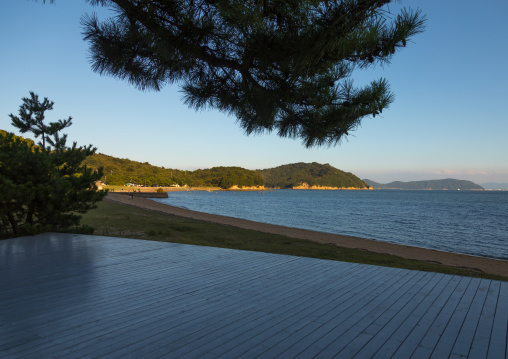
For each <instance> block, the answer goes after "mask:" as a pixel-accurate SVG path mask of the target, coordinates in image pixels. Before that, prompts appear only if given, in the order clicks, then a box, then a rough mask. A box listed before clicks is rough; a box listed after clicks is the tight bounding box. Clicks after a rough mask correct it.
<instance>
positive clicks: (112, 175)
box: [84, 153, 264, 189]
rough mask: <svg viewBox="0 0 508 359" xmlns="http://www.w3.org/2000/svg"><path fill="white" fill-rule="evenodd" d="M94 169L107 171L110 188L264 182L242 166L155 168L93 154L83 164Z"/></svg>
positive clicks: (249, 184) (106, 178)
mask: <svg viewBox="0 0 508 359" xmlns="http://www.w3.org/2000/svg"><path fill="white" fill-rule="evenodd" d="M84 163H85V164H86V165H88V166H90V167H92V168H101V167H102V168H104V176H103V177H102V181H103V182H105V183H107V184H108V185H111V186H115V185H120V186H121V185H124V184H126V183H131V184H136V185H140V186H148V187H152V186H155V187H158V186H161V187H170V186H182V187H183V186H189V187H220V188H223V189H227V188H230V187H233V186H237V187H239V188H243V187H258V186H263V185H264V180H263V178H262V177H261V175H260V174H259V173H257V172H256V171H251V170H247V169H245V168H241V167H212V168H207V169H199V170H195V171H182V170H178V169H172V168H164V167H158V166H152V165H151V164H149V163H148V162H144V163H142V162H137V161H131V160H129V159H124V158H116V157H112V156H107V155H104V154H100V153H99V154H94V155H93V156H90V157H89V158H87V159H86V160H85V162H84Z"/></svg>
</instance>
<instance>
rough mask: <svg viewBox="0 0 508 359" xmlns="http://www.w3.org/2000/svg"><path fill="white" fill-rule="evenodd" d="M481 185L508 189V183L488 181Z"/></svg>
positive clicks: (489, 187)
mask: <svg viewBox="0 0 508 359" xmlns="http://www.w3.org/2000/svg"><path fill="white" fill-rule="evenodd" d="M480 186H482V187H483V188H485V189H489V190H508V183H499V182H487V183H480Z"/></svg>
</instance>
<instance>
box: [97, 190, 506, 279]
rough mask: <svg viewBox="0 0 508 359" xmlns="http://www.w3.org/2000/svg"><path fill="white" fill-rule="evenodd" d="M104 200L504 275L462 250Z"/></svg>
mask: <svg viewBox="0 0 508 359" xmlns="http://www.w3.org/2000/svg"><path fill="white" fill-rule="evenodd" d="M106 200H107V201H111V202H116V203H121V204H126V205H130V206H134V207H139V208H143V209H148V210H152V211H157V212H162V213H168V214H172V215H175V216H180V217H185V218H193V219H197V220H201V221H207V222H213V223H218V224H223V225H229V226H234V227H239V228H245V229H251V230H255V231H259V232H263V233H271V234H280V235H284V236H287V237H291V238H298V239H306V240H311V241H315V242H319V243H328V244H334V245H337V246H340V247H347V248H356V249H361V250H367V251H372V252H376V253H386V254H392V255H396V256H399V257H403V258H407V259H414V260H418V261H425V262H434V263H440V264H444V265H447V266H452V267H459V268H466V269H472V270H475V271H480V272H484V273H489V274H494V275H501V276H505V277H508V261H503V260H496V259H490V258H484V257H476V256H470V255H465V254H457V253H451V252H443V251H437V250H433V249H425V248H418V247H411V246H404V245H399V244H392V243H385V242H380V241H375V240H369V239H363V238H357V237H350V236H342V235H337V234H329V233H322V232H314V231H309V230H304V229H297V228H290V227H284V226H278V225H273V224H266V223H259V222H253V221H249V220H245V219H238V218H233V217H225V216H219V215H215V214H209V213H202V212H196V211H191V210H188V209H184V208H178V207H173V206H170V205H167V204H163V203H160V202H156V201H152V200H150V199H146V198H139V197H134V198H130V197H129V196H124V195H120V194H115V193H109V194H108V195H107V197H106Z"/></svg>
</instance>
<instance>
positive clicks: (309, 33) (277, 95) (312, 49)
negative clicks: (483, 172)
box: [82, 0, 425, 147]
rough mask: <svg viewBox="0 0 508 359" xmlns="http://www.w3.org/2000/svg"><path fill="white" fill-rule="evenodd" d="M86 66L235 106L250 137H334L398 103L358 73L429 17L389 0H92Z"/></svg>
mask: <svg viewBox="0 0 508 359" xmlns="http://www.w3.org/2000/svg"><path fill="white" fill-rule="evenodd" d="M87 1H88V2H89V3H91V4H92V5H95V6H103V7H107V8H110V9H112V10H113V11H114V14H115V16H114V17H111V18H109V19H106V20H103V21H99V19H98V18H97V16H96V15H85V16H83V18H82V25H83V35H84V39H85V40H86V41H88V43H89V45H90V61H91V64H92V69H93V70H94V71H96V72H98V73H99V74H108V75H112V76H114V77H117V78H120V79H123V80H126V81H128V82H129V83H131V84H133V85H135V86H137V87H138V88H139V89H141V90H147V89H153V90H160V89H161V88H162V87H163V86H164V85H165V84H172V83H178V84H180V85H181V90H182V92H183V99H184V102H185V103H186V104H187V105H189V106H190V107H193V108H196V109H205V108H216V109H219V110H221V111H223V112H226V113H228V114H232V115H234V116H235V117H236V118H237V120H238V122H239V124H240V125H241V126H242V127H243V128H244V130H245V132H246V133H247V134H251V133H261V132H265V131H268V132H271V131H275V132H276V133H277V134H278V135H279V136H282V137H290V138H299V139H301V140H302V142H303V144H304V145H305V146H307V147H311V146H320V145H335V144H337V143H339V142H340V141H341V140H342V139H344V138H347V136H348V135H349V134H350V132H351V131H352V130H354V129H356V128H357V127H358V126H359V125H360V123H361V121H362V119H364V118H366V117H371V116H372V117H375V116H376V115H378V114H380V113H381V112H382V111H383V110H384V109H386V108H387V107H388V106H389V105H390V103H392V102H393V100H394V95H393V93H392V92H391V91H390V88H389V83H388V81H387V80H386V79H384V78H380V79H377V80H373V81H372V82H371V83H370V84H368V85H366V86H361V87H356V86H355V85H354V84H353V80H352V76H353V72H354V71H355V70H361V69H366V68H369V67H372V66H374V65H379V64H381V65H383V64H387V63H389V62H390V60H391V58H392V57H393V55H394V54H395V53H396V52H397V51H398V50H399V49H401V48H403V47H405V46H406V45H407V43H408V42H409V41H410V40H411V39H412V38H413V37H414V35H416V34H418V33H420V32H422V31H423V30H424V25H425V17H424V16H423V15H422V14H421V12H420V11H419V10H415V11H413V10H410V9H405V8H403V9H402V10H400V11H398V13H392V11H391V7H390V3H391V2H392V0H335V1H334V0H285V1H282V0H245V1H231V0H172V1H167V0H87Z"/></svg>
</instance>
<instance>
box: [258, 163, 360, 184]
mask: <svg viewBox="0 0 508 359" xmlns="http://www.w3.org/2000/svg"><path fill="white" fill-rule="evenodd" d="M257 172H258V173H260V174H261V175H262V176H263V178H264V180H265V185H266V186H267V187H274V188H293V187H298V186H300V185H302V184H303V183H307V184H308V185H309V186H320V187H338V188H349V187H354V188H368V185H367V184H366V183H365V182H364V181H362V180H361V179H360V178H358V177H356V176H355V175H354V174H352V173H349V172H344V171H341V170H339V169H337V168H335V167H332V166H330V165H329V164H324V165H323V164H320V163H316V162H312V163H302V162H299V163H292V164H288V165H283V166H279V167H275V168H270V169H265V170H257Z"/></svg>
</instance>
